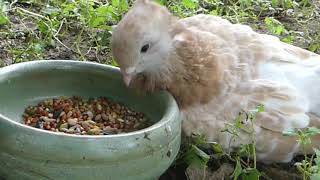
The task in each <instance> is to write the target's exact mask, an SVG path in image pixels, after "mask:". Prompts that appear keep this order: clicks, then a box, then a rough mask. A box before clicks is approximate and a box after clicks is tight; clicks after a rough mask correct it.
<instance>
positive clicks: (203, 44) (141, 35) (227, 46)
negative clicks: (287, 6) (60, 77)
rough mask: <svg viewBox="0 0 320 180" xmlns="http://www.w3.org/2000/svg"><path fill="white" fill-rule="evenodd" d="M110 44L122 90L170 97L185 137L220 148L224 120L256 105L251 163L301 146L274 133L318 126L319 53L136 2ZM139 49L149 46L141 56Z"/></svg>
mask: <svg viewBox="0 0 320 180" xmlns="http://www.w3.org/2000/svg"><path fill="white" fill-rule="evenodd" d="M111 44H112V52H113V55H114V57H115V59H116V61H117V62H118V64H119V65H120V68H121V70H122V72H126V69H129V68H130V69H134V71H133V72H131V73H130V74H128V73H127V74H125V76H130V78H132V80H131V79H130V80H131V81H129V82H130V83H129V84H128V85H129V86H130V87H134V88H137V89H139V90H142V91H155V90H160V89H165V90H168V91H169V92H170V93H171V94H172V95H173V96H174V97H175V99H176V100H177V102H178V104H179V107H180V109H181V115H182V117H183V119H184V120H183V131H184V133H186V134H187V135H190V134H191V133H201V134H204V135H206V136H207V138H208V140H209V141H217V142H219V143H220V144H222V145H223V146H224V147H225V148H228V147H229V144H230V141H231V135H230V134H228V133H222V132H220V131H221V129H222V128H224V127H225V123H227V122H231V121H233V120H234V119H235V118H236V117H237V115H238V113H239V112H240V111H241V110H242V109H244V110H249V109H253V108H254V107H255V106H256V105H258V104H263V105H265V112H263V113H261V114H259V115H258V116H257V120H256V123H255V130H256V134H257V156H258V159H259V160H263V161H265V162H274V161H276V162H288V161H290V160H291V159H292V157H293V156H294V155H295V154H296V153H301V147H300V145H299V144H298V143H297V141H296V139H295V138H292V137H284V136H282V131H283V130H285V129H287V128H306V127H308V126H311V125H312V126H316V127H320V111H319V110H320V96H319V95H318V92H320V56H319V55H317V54H314V53H312V52H309V51H306V50H304V49H301V48H299V47H295V46H292V45H289V44H286V43H283V42H281V41H280V40H279V39H278V38H276V37H274V36H270V35H265V34H259V33H256V32H254V31H253V30H252V29H251V28H250V27H249V26H246V25H240V24H232V23H230V22H229V21H227V20H225V19H222V18H220V17H216V16H211V15H203V14H201V15H196V16H193V17H189V18H184V19H177V18H176V17H174V16H172V15H171V14H170V13H169V11H168V10H167V9H166V8H164V7H162V6H159V5H157V4H156V3H154V2H150V1H148V0H140V1H138V2H137V3H136V4H135V5H134V6H133V7H132V8H131V9H130V11H129V12H128V13H127V14H126V16H125V17H124V18H123V19H122V20H121V21H120V22H119V24H118V25H117V27H116V28H115V29H114V32H113V36H112V41H111ZM145 44H149V45H150V48H149V49H148V50H147V51H146V52H142V51H141V47H143V46H144V45H145ZM243 143H250V138H249V136H248V134H246V133H244V132H243V133H242V134H241V141H232V142H231V147H237V146H239V145H240V144H243ZM314 143H315V144H316V145H319V144H320V139H319V138H318V137H316V138H314ZM310 151H311V150H310Z"/></svg>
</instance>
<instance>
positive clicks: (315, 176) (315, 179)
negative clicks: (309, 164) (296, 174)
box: [310, 174, 320, 180]
mask: <svg viewBox="0 0 320 180" xmlns="http://www.w3.org/2000/svg"><path fill="white" fill-rule="evenodd" d="M310 179H311V180H319V179H320V174H312V175H311V177H310Z"/></svg>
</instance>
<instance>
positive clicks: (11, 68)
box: [0, 59, 180, 139]
mask: <svg viewBox="0 0 320 180" xmlns="http://www.w3.org/2000/svg"><path fill="white" fill-rule="evenodd" d="M42 63H44V64H55V63H61V64H65V65H72V66H77V67H79V66H95V67H99V68H101V69H103V68H104V69H106V70H109V71H110V70H111V71H113V73H119V74H120V68H118V67H115V66H111V65H107V64H100V63H97V62H90V61H79V60H46V59H43V60H33V61H27V62H21V63H17V64H11V65H8V66H5V67H2V68H0V74H2V73H3V74H8V73H9V74H10V72H11V73H12V72H15V71H19V70H21V69H24V68H25V67H26V66H29V67H30V66H33V65H35V64H37V65H42ZM162 93H164V94H165V97H166V98H167V107H166V109H165V112H164V115H163V116H162V118H161V119H160V120H159V121H158V122H156V123H155V124H153V125H151V126H148V127H147V128H144V129H140V130H137V131H133V132H129V133H123V134H110V135H76V134H67V133H61V132H53V131H48V130H44V129H38V128H34V127H31V126H28V125H25V124H23V123H20V122H17V121H14V120H11V119H10V118H8V117H7V116H5V115H3V114H2V113H1V112H0V119H2V120H5V121H7V123H10V124H12V125H15V126H17V127H19V128H23V129H26V130H29V131H35V132H37V133H46V134H50V135H55V136H64V137H72V138H81V139H97V138H98V139H100V138H116V137H126V136H135V135H139V134H145V133H148V132H150V131H154V130H156V129H158V128H160V127H162V126H164V125H165V124H168V123H169V122H170V121H172V120H174V118H173V116H176V114H178V117H179V118H180V114H179V107H178V105H177V102H176V101H175V99H174V98H173V96H172V95H171V94H170V93H169V92H167V91H162ZM179 120H180V119H179Z"/></svg>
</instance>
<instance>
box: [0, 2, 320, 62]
mask: <svg viewBox="0 0 320 180" xmlns="http://www.w3.org/2000/svg"><path fill="white" fill-rule="evenodd" d="M157 2H159V3H160V4H162V5H165V6H167V7H168V8H169V9H170V11H171V12H173V13H174V14H175V15H177V16H179V17H188V16H192V15H195V14H199V13H204V14H212V15H218V16H222V17H224V18H226V19H228V20H230V21H232V22H233V23H243V24H248V25H250V26H251V27H252V28H254V29H255V30H257V31H259V32H263V33H268V34H273V35H276V36H278V37H279V38H280V39H281V40H282V41H284V42H287V43H292V44H294V45H298V46H300V47H303V48H305V49H309V50H311V51H314V52H318V53H319V52H320V45H319V44H320V42H319V41H320V40H319V39H320V38H319V31H318V29H319V28H320V25H319V24H320V20H319V7H317V6H316V4H315V3H313V1H311V0H259V1H254V0H240V1H239V0H176V1H173V0H157ZM131 5H132V1H131V0H108V1H107V0H86V1H85V0H74V1H62V0H53V1H48V2H44V1H38V0H22V1H1V3H0V9H1V11H0V34H1V36H0V40H1V41H2V43H1V44H0V47H1V48H2V49H4V50H5V51H6V56H5V57H1V55H0V58H3V59H4V58H6V59H5V60H6V61H8V62H13V63H17V62H21V61H29V60H33V59H39V58H44V59H80V60H89V61H97V62H99V63H107V64H112V57H111V54H110V48H109V41H110V36H111V26H112V25H114V24H117V22H119V21H120V19H121V18H122V16H123V15H124V14H125V13H126V12H127V11H128V9H129V7H130V6H131ZM310 27H311V28H310ZM12 34H15V35H16V34H20V37H18V38H12V36H11V35H12ZM39 42H41V43H40V44H41V50H40V49H39V47H40V46H39ZM39 50H40V51H39ZM0 54H1V53H0Z"/></svg>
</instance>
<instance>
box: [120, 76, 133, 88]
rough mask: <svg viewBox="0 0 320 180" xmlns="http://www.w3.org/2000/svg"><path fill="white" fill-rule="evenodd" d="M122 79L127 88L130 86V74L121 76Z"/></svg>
mask: <svg viewBox="0 0 320 180" xmlns="http://www.w3.org/2000/svg"><path fill="white" fill-rule="evenodd" d="M122 78H123V81H124V84H125V85H126V86H127V87H129V85H130V82H131V79H132V74H124V73H123V74H122Z"/></svg>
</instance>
